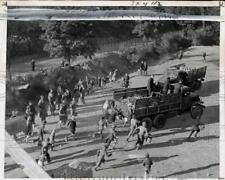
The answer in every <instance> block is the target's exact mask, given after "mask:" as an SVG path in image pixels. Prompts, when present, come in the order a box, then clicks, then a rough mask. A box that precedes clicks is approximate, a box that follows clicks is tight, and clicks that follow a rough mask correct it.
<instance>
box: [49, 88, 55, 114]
mask: <svg viewBox="0 0 225 180" xmlns="http://www.w3.org/2000/svg"><path fill="white" fill-rule="evenodd" d="M54 101H55V96H54V91H53V89H51V90H50V91H49V93H48V103H49V110H50V113H51V115H53V114H54V112H55V103H54Z"/></svg>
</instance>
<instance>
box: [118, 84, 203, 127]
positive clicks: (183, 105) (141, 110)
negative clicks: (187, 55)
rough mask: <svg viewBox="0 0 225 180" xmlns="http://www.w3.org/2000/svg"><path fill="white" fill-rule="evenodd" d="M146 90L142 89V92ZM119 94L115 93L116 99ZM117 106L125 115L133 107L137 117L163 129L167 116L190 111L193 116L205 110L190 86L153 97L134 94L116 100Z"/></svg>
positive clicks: (150, 125) (148, 124) (149, 124)
mask: <svg viewBox="0 0 225 180" xmlns="http://www.w3.org/2000/svg"><path fill="white" fill-rule="evenodd" d="M143 92H145V91H144V90H143V91H140V93H143ZM115 98H118V94H114V99H115ZM115 100H116V99H115ZM115 102H116V106H117V108H118V109H121V111H122V112H123V114H124V115H125V116H128V115H129V112H130V110H131V109H132V111H133V113H134V114H135V115H136V118H137V119H138V120H140V121H145V122H146V124H147V126H148V127H152V126H153V127H154V128H156V129H161V128H163V127H164V126H165V124H166V120H167V118H169V117H171V116H174V115H177V114H181V113H184V112H190V115H191V117H192V118H194V119H195V118H196V117H197V116H201V115H202V113H203V110H204V105H203V102H202V101H201V99H200V97H199V96H198V95H197V94H196V93H193V92H190V89H189V88H185V89H184V90H183V91H182V93H178V94H167V95H162V94H158V93H157V94H156V95H155V96H153V97H141V96H133V97H128V98H126V99H120V100H119V101H118V100H116V101H115Z"/></svg>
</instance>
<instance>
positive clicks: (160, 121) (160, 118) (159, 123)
mask: <svg viewBox="0 0 225 180" xmlns="http://www.w3.org/2000/svg"><path fill="white" fill-rule="evenodd" d="M165 124H166V116H165V115H164V114H158V115H156V116H155V118H154V120H153V126H154V127H155V128H156V129H161V128H163V127H164V126H165Z"/></svg>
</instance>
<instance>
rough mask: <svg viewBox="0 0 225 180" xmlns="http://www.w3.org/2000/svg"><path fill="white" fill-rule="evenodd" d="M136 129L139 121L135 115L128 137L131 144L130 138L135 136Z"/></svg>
mask: <svg viewBox="0 0 225 180" xmlns="http://www.w3.org/2000/svg"><path fill="white" fill-rule="evenodd" d="M136 128H137V119H136V117H135V115H134V114H133V115H132V118H131V121H130V132H129V134H128V136H127V142H129V138H130V137H131V136H133V135H134V132H135V130H136Z"/></svg>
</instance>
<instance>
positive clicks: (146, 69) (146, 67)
mask: <svg viewBox="0 0 225 180" xmlns="http://www.w3.org/2000/svg"><path fill="white" fill-rule="evenodd" d="M147 72H148V65H147V63H146V62H144V75H147Z"/></svg>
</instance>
